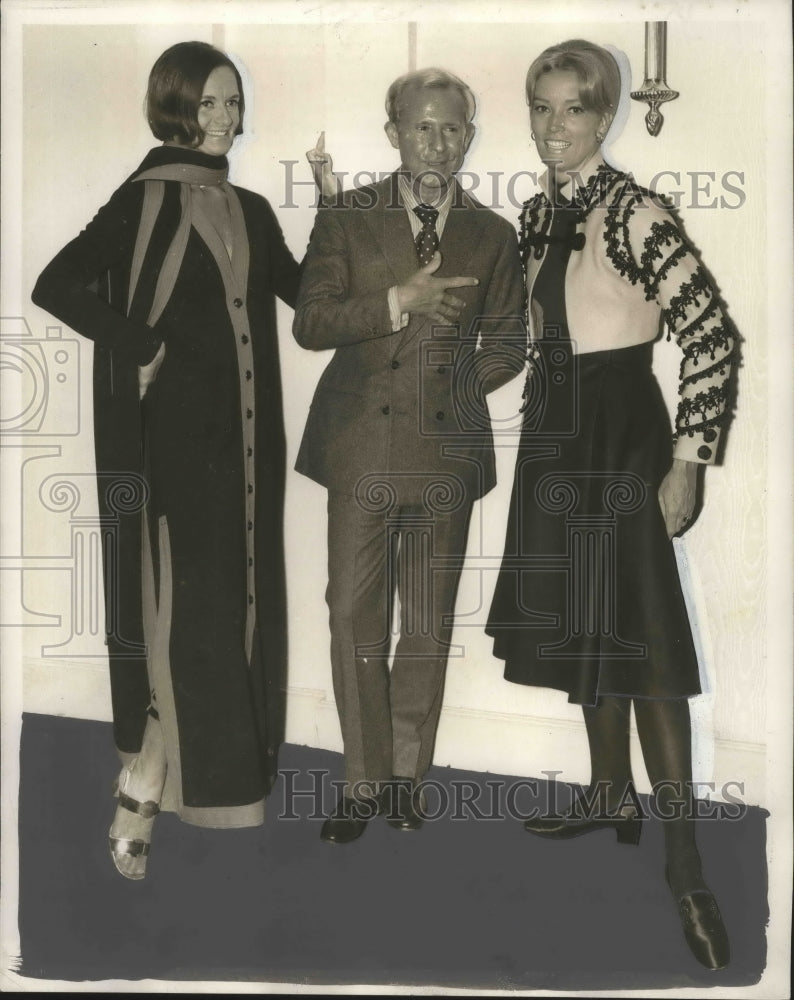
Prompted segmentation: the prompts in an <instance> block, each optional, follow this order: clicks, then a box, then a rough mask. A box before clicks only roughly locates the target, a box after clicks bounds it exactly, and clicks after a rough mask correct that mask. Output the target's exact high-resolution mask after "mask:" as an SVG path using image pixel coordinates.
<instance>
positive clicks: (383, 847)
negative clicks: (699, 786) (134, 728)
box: [19, 715, 768, 991]
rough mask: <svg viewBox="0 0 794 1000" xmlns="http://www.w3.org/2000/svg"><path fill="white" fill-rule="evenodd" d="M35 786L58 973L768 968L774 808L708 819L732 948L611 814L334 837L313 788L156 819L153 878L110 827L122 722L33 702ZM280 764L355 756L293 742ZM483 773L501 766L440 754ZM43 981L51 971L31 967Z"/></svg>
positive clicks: (47, 922) (369, 979) (672, 980)
mask: <svg viewBox="0 0 794 1000" xmlns="http://www.w3.org/2000/svg"><path fill="white" fill-rule="evenodd" d="M21 753H22V760H21V768H22V785H21V794H20V914H19V924H20V936H21V946H22V956H21V974H22V975H24V976H30V977H35V978H43V979H65V980H98V979H110V978H113V979H132V980H134V979H143V978H149V979H163V980H216V981H217V980H223V981H279V982H284V981H286V982H296V983H340V984H341V983H371V984H388V983H400V984H406V985H407V984H414V985H436V986H455V987H471V988H480V989H518V990H524V989H543V988H549V989H555V990H561V991H564V990H574V989H662V988H665V987H679V988H686V987H688V986H690V987H691V986H717V985H719V986H723V987H724V986H729V985H746V984H750V983H754V982H757V981H758V979H759V978H760V975H761V972H762V970H763V967H764V963H765V957H766V940H765V933H764V931H765V924H766V921H767V918H768V909H767V902H766V887H767V877H766V867H765V860H764V847H765V837H766V829H765V821H766V817H767V814H766V813H765V812H764V811H763V810H760V809H749V810H748V811H747V812H746V814H745V815H744V816H743V817H742V818H741V819H739V820H734V821H728V820H725V819H722V820H719V821H711V822H706V821H703V822H701V823H700V826H699V832H698V838H699V844H700V847H701V852H702V854H703V856H704V859H705V862H706V874H707V877H708V879H709V883H710V885H711V887H712V889H713V890H714V892H715V894H716V895H717V898H718V900H719V904H720V908H721V910H722V913H723V917H724V919H725V923H726V926H727V928H728V931H729V934H730V937H731V942H732V947H733V961H732V963H731V965H730V966H729V967H728V968H727V969H726V970H723V971H722V972H717V973H709V972H708V971H706V970H705V969H702V968H701V966H699V965H698V964H697V963H696V962H695V961H694V959H693V958H692V957H691V956H690V954H689V951H688V949H687V947H686V944H685V942H684V940H683V936H682V934H681V930H680V926H679V924H678V919H677V915H676V912H675V909H674V906H673V902H672V898H671V896H670V894H669V891H668V889H667V887H666V885H665V884H664V882H663V878H662V868H663V857H662V830H661V826H660V823H659V822H658V821H657V820H653V819H650V820H648V821H647V822H646V823H645V829H644V832H643V836H642V841H641V843H640V845H639V847H636V848H635V847H628V846H619V845H617V844H616V842H615V840H614V836H613V835H612V833H611V832H604V833H595V834H591V835H589V836H587V837H583V838H579V839H577V840H574V841H570V842H567V843H555V842H549V841H541V840H538V839H536V838H533V837H531V836H529V835H528V834H527V833H525V832H524V830H523V829H522V827H521V824H520V823H519V822H517V821H516V820H515V819H503V820H499V819H497V820H473V819H471V818H469V819H465V820H457V821H456V820H455V819H453V818H452V816H451V815H449V813H447V814H446V815H445V816H444V817H442V818H440V819H438V820H437V821H435V822H432V823H427V824H426V825H425V827H424V828H423V829H422V830H421V831H420V832H417V833H413V834H406V833H400V832H398V831H395V830H392V829H390V828H389V827H388V826H387V825H386V823H385V822H384V820H383V819H382V818H379V819H377V820H375V821H373V822H372V823H371V824H370V827H369V828H368V830H367V832H366V834H365V835H364V837H362V838H361V840H359V841H357V842H355V843H354V844H350V845H346V846H344V847H338V846H333V845H328V844H324V843H321V842H320V840H319V832H320V822H321V821H320V820H319V819H312V818H309V817H310V813H311V811H312V802H311V801H309V800H307V799H300V800H297V801H296V804H295V808H296V811H297V812H298V813H300V814H301V816H302V817H303V818H301V819H299V820H286V819H281V820H279V819H278V818H277V813H278V811H279V805H280V803H281V802H283V800H284V796H283V794H282V793H281V792H282V789H283V782H284V778H281V779H280V786H277V789H276V791H275V792H274V797H273V798H272V799H271V800H270V804H269V811H268V818H267V821H266V824H265V827H264V829H263V828H259V829H254V830H235V831H214V830H201V829H197V828H195V827H190V826H187V825H186V824H182V823H180V822H179V821H178V820H177V819H176V818H175V817H174V816H172V815H163V816H161V817H159V818H158V821H157V826H156V828H155V839H154V845H153V849H152V855H151V860H150V863H149V875H148V876H147V878H146V879H145V881H143V882H129V881H127V880H125V879H123V878H121V877H120V876H119V875H118V874H117V873H116V872H115V870H114V869H113V867H112V864H111V861H110V859H109V857H108V855H107V849H106V833H107V827H108V825H109V823H110V819H111V816H112V813H113V808H114V804H113V799H112V798H111V794H110V784H111V781H112V779H113V778H114V777H115V773H116V770H117V768H116V765H115V758H114V753H113V751H112V741H111V732H110V726H109V725H107V724H103V723H95V722H84V721H78V720H74V719H56V718H52V717H48V716H38V715H28V716H26V717H25V719H24V723H23V733H22V748H21ZM281 766H282V769H284V768H290V769H294V770H297V771H299V772H300V775H299V776H298V778H297V779H296V783H297V782H300V781H301V780H304V779H305V778H306V775H307V773H308V771H309V769H315V770H319V769H328V770H329V771H330V772H331V777H333V778H339V777H341V758H340V756H339V755H338V754H332V753H329V752H327V751H321V750H313V749H309V748H306V747H295V746H288V747H286V748H285V750H284V752H283V756H282V760H281ZM430 777H431V778H433V779H434V780H436V781H438V782H440V783H441V784H442V785H444V786H445V787H447V786H449V783H450V782H451V781H452V780H453V779H461V778H470V779H472V780H474V781H477V782H479V783H482V782H483V781H485V780H486V779H488V780H493V779H494V778H495V777H496V776H494V775H482V774H471V773H467V772H461V771H455V770H453V769H450V768H433V770H432V772H431V774H430ZM31 987H32V988H33V984H31Z"/></svg>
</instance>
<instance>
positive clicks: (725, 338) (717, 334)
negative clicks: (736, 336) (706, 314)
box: [677, 321, 733, 366]
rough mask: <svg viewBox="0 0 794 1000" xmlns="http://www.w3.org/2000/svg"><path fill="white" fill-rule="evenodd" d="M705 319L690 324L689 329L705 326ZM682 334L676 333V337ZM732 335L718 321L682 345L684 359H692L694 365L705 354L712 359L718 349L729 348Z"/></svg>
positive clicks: (678, 337) (724, 349) (714, 357)
mask: <svg viewBox="0 0 794 1000" xmlns="http://www.w3.org/2000/svg"><path fill="white" fill-rule="evenodd" d="M705 325H706V324H705V321H704V322H702V323H697V324H694V323H693V324H692V325H691V326H690V327H689V329H694V330H701V329H704V328H705ZM683 336H684V333H682V334H678V335H677V339H679V340H680V338H681V337H683ZM732 339H733V338H732V337H731V335H730V333H729V331H728V330H727V329H726V328H725V326H724V324H723V323H719V324H718V325H717V326H713V327H711V328H710V329H709V330H708V332H706V333H704V334H703V336H702V337H699V338H698V339H697V340H696V341H692V342H690V343H688V344H687V345H686V346H685V347H682V348H681V349H682V351H683V352H684V359H685V360H689V361H692V363H693V364H694V365H696V366H697V365H698V364H699V362H700V359H701V358H702V357H704V356H705V355H708V357H710V358H711V360H712V361H714V360H715V359H716V357H717V352H718V351H724V352H726V353H727V352H728V351H730V349H731V344H732Z"/></svg>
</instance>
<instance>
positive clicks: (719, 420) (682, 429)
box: [673, 406, 725, 443]
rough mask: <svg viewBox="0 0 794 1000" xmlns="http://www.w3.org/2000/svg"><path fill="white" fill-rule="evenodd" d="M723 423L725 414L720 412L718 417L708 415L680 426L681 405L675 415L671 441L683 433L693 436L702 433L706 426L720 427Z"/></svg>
mask: <svg viewBox="0 0 794 1000" xmlns="http://www.w3.org/2000/svg"><path fill="white" fill-rule="evenodd" d="M724 423H725V414H723V413H721V414H720V415H719V416H718V417H709V419H708V420H702V421H701V422H700V423H698V424H691V425H690V426H688V427H686V426H682V424H681V407H680V406H679V408H678V414H677V416H676V430H675V433H674V434H673V443H675V442H676V441H678V439H679V438H680V437H682V436H683V435H684V434H686V435H687V437H691V438H692V437H694V436H695V435H696V434H702V432H703V431H705V430H706V429H707V428H708V427H721V426H722V425H723V424H724Z"/></svg>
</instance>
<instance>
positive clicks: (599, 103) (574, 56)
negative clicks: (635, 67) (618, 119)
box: [526, 38, 620, 115]
mask: <svg viewBox="0 0 794 1000" xmlns="http://www.w3.org/2000/svg"><path fill="white" fill-rule="evenodd" d="M555 69H561V70H573V72H574V73H576V75H577V76H578V77H579V100H580V101H581V102H582V106H583V107H584V108H585V110H587V111H595V112H597V113H598V114H599V115H605V114H613V115H614V113H615V110H616V109H617V106H618V101H619V100H620V71H619V70H618V64H617V63H616V62H615V59H614V57H613V56H612V55H611V54H610V53H609V52H607V50H606V49H603V48H601V46H600V45H594V44H593V43H592V42H586V41H584V39H581V38H572V39H571V40H570V41H567V42H560V44H559V45H552V46H551V47H550V48H548V49H546V50H545V51H544V52H541V54H540V55H539V56H538V57H537V59H535V60H534V62H533V63H532V65H531V66H530V67H529V70H528V72H527V85H526V89H527V104H529V105H530V106H531V105H532V101H533V100H534V97H535V87H536V86H537V83H538V78H539V77H541V76H542V75H543V74H544V73H550V72H551V71H552V70H555Z"/></svg>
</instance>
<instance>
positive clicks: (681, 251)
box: [645, 241, 688, 299]
mask: <svg viewBox="0 0 794 1000" xmlns="http://www.w3.org/2000/svg"><path fill="white" fill-rule="evenodd" d="M646 242H647V241H646ZM687 252H688V250H687V247H686V244H684V243H683V242H682V243H679V245H678V246H677V247H676V248H675V250H673V252H672V253H671V254H670V256H669V257H668V258H667V260H665V261H663V262H662V265H661V267H660V268H659V269H658V270H657V272H656V276H655V277H654V279H653V281H652V282H651V284H650V287H649V288H647V289H646V296H645V297H646V298H648V297H649V296H650V298H652V299H655V298H656V296H657V295H658V294H659V285H661V283H662V282H663V281H664V279H665V276H666V275H667V272H668V271H669V270H670V268H671V267H675V265H676V264H677V263H678V261H679V260H680V259H681V258H682V257H686V255H687Z"/></svg>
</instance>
